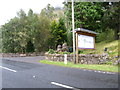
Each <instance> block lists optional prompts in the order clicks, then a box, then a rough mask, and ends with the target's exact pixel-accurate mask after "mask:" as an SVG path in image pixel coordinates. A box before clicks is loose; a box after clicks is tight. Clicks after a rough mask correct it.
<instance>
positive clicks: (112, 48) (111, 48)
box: [83, 40, 118, 57]
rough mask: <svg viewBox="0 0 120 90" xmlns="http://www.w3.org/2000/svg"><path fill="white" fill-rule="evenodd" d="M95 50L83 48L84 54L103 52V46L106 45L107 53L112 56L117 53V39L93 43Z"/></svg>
mask: <svg viewBox="0 0 120 90" xmlns="http://www.w3.org/2000/svg"><path fill="white" fill-rule="evenodd" d="M95 47H96V48H95V50H83V53H84V54H89V53H93V54H102V53H104V48H105V47H107V48H108V51H107V53H108V54H109V56H110V57H114V56H116V55H118V40H115V41H112V42H105V41H103V42H100V43H96V44H95Z"/></svg>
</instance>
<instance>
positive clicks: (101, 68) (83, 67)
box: [39, 60, 118, 72]
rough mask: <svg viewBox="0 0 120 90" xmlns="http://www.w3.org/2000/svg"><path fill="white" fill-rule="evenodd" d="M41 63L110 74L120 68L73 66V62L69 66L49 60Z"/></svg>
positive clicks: (110, 66)
mask: <svg viewBox="0 0 120 90" xmlns="http://www.w3.org/2000/svg"><path fill="white" fill-rule="evenodd" d="M39 62H40V63H44V64H52V65H57V66H64V67H71V68H82V69H91V70H100V71H108V72H118V66H113V65H96V64H93V65H86V64H73V63H72V62H68V64H67V65H65V64H64V62H57V61H49V60H41V61H39Z"/></svg>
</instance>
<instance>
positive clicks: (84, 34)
mask: <svg viewBox="0 0 120 90" xmlns="http://www.w3.org/2000/svg"><path fill="white" fill-rule="evenodd" d="M75 31H76V63H79V61H78V57H79V56H78V50H79V49H93V50H94V49H95V36H96V34H97V33H96V32H93V31H90V30H87V29H83V28H77V29H75Z"/></svg>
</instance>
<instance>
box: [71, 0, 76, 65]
mask: <svg viewBox="0 0 120 90" xmlns="http://www.w3.org/2000/svg"><path fill="white" fill-rule="evenodd" d="M74 25H75V24H74V0H72V29H73V30H72V31H73V60H74V63H76V59H75V26H74Z"/></svg>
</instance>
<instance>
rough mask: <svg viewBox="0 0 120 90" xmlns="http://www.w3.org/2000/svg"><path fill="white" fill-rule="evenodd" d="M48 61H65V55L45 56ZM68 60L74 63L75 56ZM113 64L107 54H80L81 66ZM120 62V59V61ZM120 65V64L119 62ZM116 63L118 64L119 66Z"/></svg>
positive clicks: (69, 57) (68, 56)
mask: <svg viewBox="0 0 120 90" xmlns="http://www.w3.org/2000/svg"><path fill="white" fill-rule="evenodd" d="M45 56H46V60H51V61H64V55H63V54H45ZM67 60H68V61H70V62H71V61H72V60H73V55H72V54H69V55H67ZM111 61H112V62H113V63H114V60H112V59H110V58H109V55H108V54H107V53H104V54H102V55H98V54H89V55H84V54H79V63H81V64H105V63H107V62H111ZM118 61H120V59H118ZM118 63H119V62H118ZM118 63H116V64H118Z"/></svg>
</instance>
